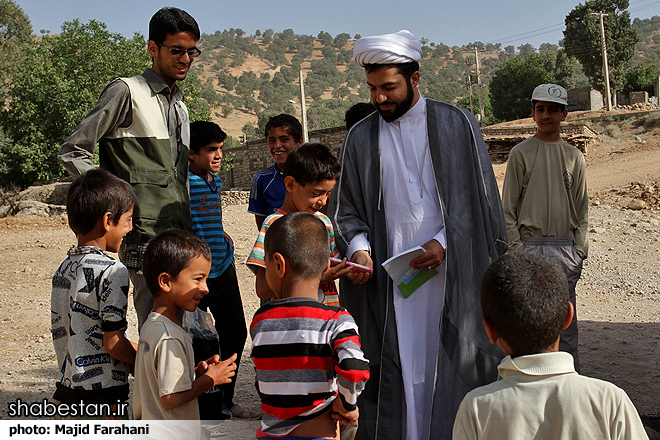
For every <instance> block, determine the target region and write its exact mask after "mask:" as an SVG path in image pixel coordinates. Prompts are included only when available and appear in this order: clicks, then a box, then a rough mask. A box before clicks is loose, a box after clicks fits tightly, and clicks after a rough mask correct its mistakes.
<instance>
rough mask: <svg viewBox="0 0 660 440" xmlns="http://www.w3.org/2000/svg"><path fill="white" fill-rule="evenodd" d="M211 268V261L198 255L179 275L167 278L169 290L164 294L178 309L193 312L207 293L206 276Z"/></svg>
mask: <svg viewBox="0 0 660 440" xmlns="http://www.w3.org/2000/svg"><path fill="white" fill-rule="evenodd" d="M210 270H211V262H210V261H209V260H207V259H206V258H204V256H203V255H199V256H197V257H195V258H193V259H192V260H190V263H189V264H188V265H187V266H186V267H185V268H184V269H183V270H182V271H181V272H179V275H178V276H177V277H176V278H174V279H170V280H169V288H170V291H169V292H168V293H167V294H166V295H167V297H168V299H169V301H170V302H171V303H172V304H173V305H174V306H176V307H177V308H178V309H179V310H186V311H188V312H194V311H195V309H196V308H197V306H199V303H200V301H201V300H202V298H203V297H204V295H206V294H207V293H209V288H208V286H207V285H206V278H207V277H208V275H209V271H210Z"/></svg>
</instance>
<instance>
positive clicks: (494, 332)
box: [483, 318, 500, 344]
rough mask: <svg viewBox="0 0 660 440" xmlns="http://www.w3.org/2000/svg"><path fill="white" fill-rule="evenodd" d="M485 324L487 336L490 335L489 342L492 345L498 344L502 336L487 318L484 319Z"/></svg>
mask: <svg viewBox="0 0 660 440" xmlns="http://www.w3.org/2000/svg"><path fill="white" fill-rule="evenodd" d="M483 323H484V328H485V329H486V334H487V335H488V340H489V341H490V343H491V344H497V340H498V339H500V335H499V333H497V330H496V329H495V326H494V325H493V323H492V322H490V321H489V320H487V319H486V318H484V320H483Z"/></svg>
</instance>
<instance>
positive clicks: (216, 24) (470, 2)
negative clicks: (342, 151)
mask: <svg viewBox="0 0 660 440" xmlns="http://www.w3.org/2000/svg"><path fill="white" fill-rule="evenodd" d="M14 1H15V2H16V3H18V5H19V6H20V7H21V8H22V9H23V10H24V11H25V12H26V13H27V14H28V16H29V17H30V21H31V22H32V27H33V29H34V32H35V33H36V34H39V31H40V30H41V29H48V30H50V31H51V33H57V32H59V30H60V27H61V25H62V23H64V22H65V21H69V20H72V19H74V18H79V19H81V20H82V21H84V22H86V21H88V20H90V19H92V18H93V19H96V20H98V21H101V22H103V23H105V24H106V25H107V26H108V29H109V30H110V31H112V32H119V33H122V34H124V35H125V36H127V37H130V36H132V35H133V33H134V32H139V33H141V34H142V35H144V36H145V37H146V36H147V33H148V32H147V24H148V22H149V18H151V16H152V15H153V13H154V12H155V11H157V10H158V9H159V8H161V7H163V6H176V7H180V8H182V9H185V10H186V11H187V12H189V13H190V14H191V15H192V16H193V17H195V19H196V20H197V22H198V23H199V26H200V29H201V31H202V32H204V33H213V32H215V31H216V30H224V29H229V28H241V29H243V30H244V31H245V32H246V33H247V34H253V33H254V32H255V31H256V30H257V29H259V30H261V31H262V32H263V31H264V30H265V29H268V28H271V29H273V30H274V31H275V32H279V31H282V30H284V29H293V30H294V31H295V32H296V33H298V34H310V35H314V36H316V35H317V34H318V33H319V31H326V32H329V33H330V34H331V35H333V36H335V35H337V34H339V33H341V32H346V33H348V34H350V35H351V36H353V35H355V34H361V35H362V36H367V35H373V34H380V33H388V32H396V31H398V30H401V29H408V30H410V31H411V32H413V33H414V34H415V35H416V36H417V37H420V38H421V37H425V38H427V39H428V40H429V41H432V42H436V43H444V44H447V45H449V46H461V45H464V44H468V43H470V42H474V41H482V42H484V43H502V47H505V46H508V45H513V46H514V47H518V46H520V45H521V44H524V43H531V44H532V45H533V46H534V47H535V48H538V47H539V45H540V44H541V43H546V42H547V43H552V44H557V43H558V41H559V40H560V39H561V38H562V30H563V28H564V26H563V22H564V18H565V17H566V15H567V14H568V13H569V12H570V11H571V10H572V9H573V8H574V7H575V6H576V5H577V4H578V3H579V2H578V1H576V0H554V1H550V2H535V1H531V0H507V1H501V0H500V1H498V0H396V1H395V0H381V1H378V0H375V1H374V0H372V1H365V0H350V1H349V0H334V1H328V0H234V1H227V0H187V1H185V2H184V1H178V0H174V1H169V2H168V1H165V2H163V1H162V0H161V1H154V0H131V1H127V0H114V1H108V0H14ZM629 11H630V15H631V18H633V19H634V18H636V17H638V18H650V17H652V16H654V15H660V1H658V0H631V1H630V7H629Z"/></svg>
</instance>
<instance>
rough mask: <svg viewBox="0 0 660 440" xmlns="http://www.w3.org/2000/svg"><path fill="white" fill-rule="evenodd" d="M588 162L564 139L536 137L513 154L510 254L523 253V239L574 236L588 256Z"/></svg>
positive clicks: (506, 197)
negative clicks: (551, 140) (546, 139)
mask: <svg viewBox="0 0 660 440" xmlns="http://www.w3.org/2000/svg"><path fill="white" fill-rule="evenodd" d="M585 174H586V163H585V160H584V156H583V155H582V152H581V151H580V150H578V149H577V148H575V147H574V146H572V145H571V144H569V143H568V142H565V141H563V140H561V139H560V140H558V141H553V142H547V141H542V140H540V139H538V138H536V137H531V138H529V139H526V140H524V141H523V142H521V143H519V144H518V145H516V146H515V147H513V148H512V149H511V152H510V153H509V160H508V163H507V168H506V177H505V178H504V187H503V190H502V205H503V206H504V216H505V218H506V226H507V233H508V235H509V250H510V251H517V250H520V249H521V248H522V243H521V241H520V236H521V235H523V236H524V237H530V238H537V237H559V238H568V237H573V244H574V246H575V249H576V251H577V252H578V254H579V255H580V256H581V257H582V258H586V257H587V253H588V250H589V242H588V240H587V227H588V222H587V215H588V206H589V203H588V202H589V199H588V196H587V179H586V175H585Z"/></svg>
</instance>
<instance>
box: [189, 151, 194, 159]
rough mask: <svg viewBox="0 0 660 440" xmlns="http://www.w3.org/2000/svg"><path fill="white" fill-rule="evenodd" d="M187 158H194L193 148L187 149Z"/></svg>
mask: <svg viewBox="0 0 660 440" xmlns="http://www.w3.org/2000/svg"><path fill="white" fill-rule="evenodd" d="M188 159H190V160H193V159H195V152H194V151H193V150H188Z"/></svg>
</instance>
